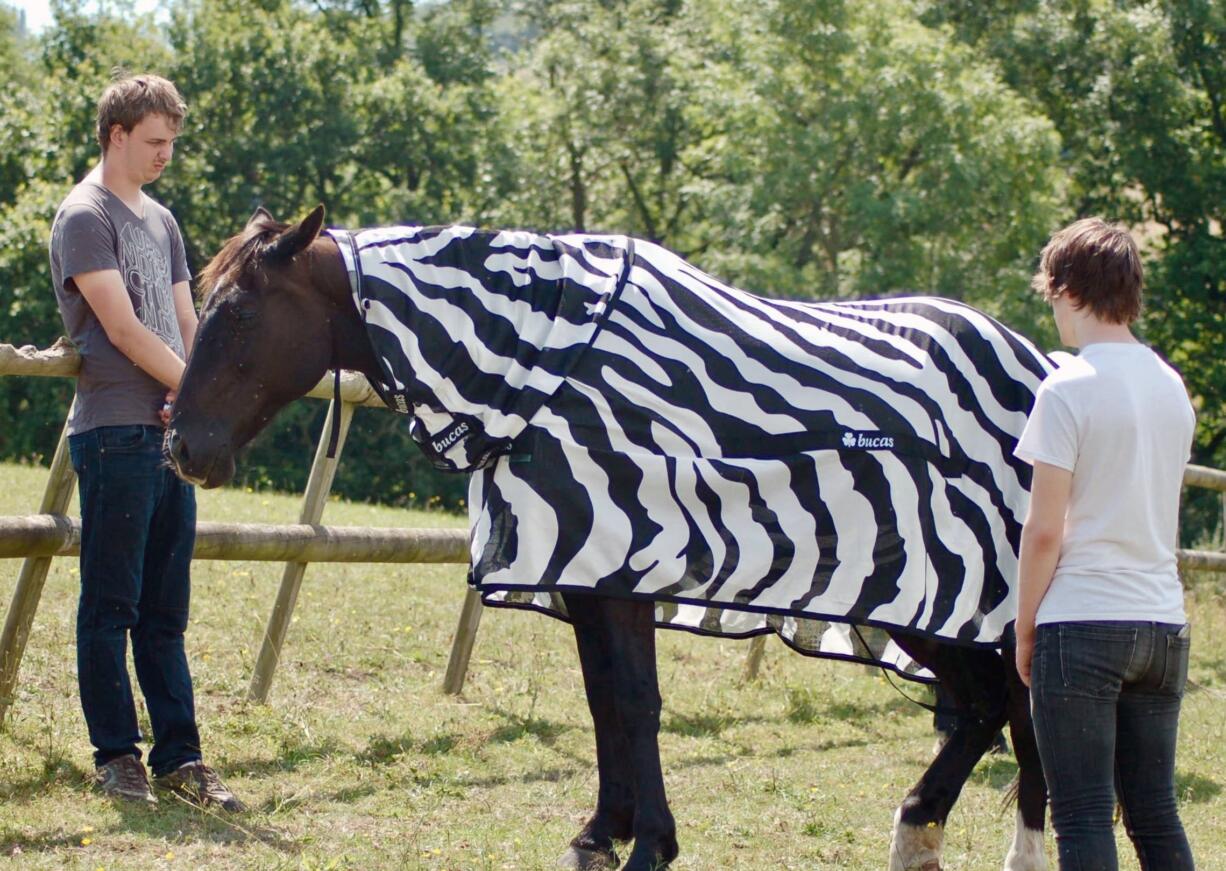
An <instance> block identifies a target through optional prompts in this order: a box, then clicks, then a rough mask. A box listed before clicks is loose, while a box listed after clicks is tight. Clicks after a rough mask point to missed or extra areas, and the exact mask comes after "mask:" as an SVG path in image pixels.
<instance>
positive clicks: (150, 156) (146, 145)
mask: <svg viewBox="0 0 1226 871" xmlns="http://www.w3.org/2000/svg"><path fill="white" fill-rule="evenodd" d="M178 135H179V131H178V130H177V129H176V128H175V127H174V126H173V125H171V123H170V121H169V120H168V119H167V118H166V116H165V115H146V116H145V117H144V118H142V119H141V120H140V122H139V123H138V124H137V125H136V126H135V127H133V128H132V130H131V131H130V132H124V130H123V129H122V128H120V127H118V125H116V128H115V130H114V132H113V133H112V134H111V151H113V152H116V154H115V155H114V156H116V157H119V158H120V159H121V161H122V162H123V166H124V168H125V169H126V170H127V173H128V175H129V176H130V177H131V178H132V180H133V181H135V182H136V183H137V184H142V185H143V184H149V183H150V182H154V181H157V179H158V177H159V176H160V175H161V174H162V170H164V169H165V168H166V165H167V164H168V163H170V158H171V157H173V156H174V152H175V138H176V137H177V136H178Z"/></svg>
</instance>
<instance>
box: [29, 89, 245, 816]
mask: <svg viewBox="0 0 1226 871" xmlns="http://www.w3.org/2000/svg"><path fill="white" fill-rule="evenodd" d="M186 110H187V107H186V105H185V104H184V103H183V98H182V97H181V96H180V95H179V92H178V90H176V89H175V86H174V85H173V84H171V83H170V82H168V81H166V80H165V79H163V78H160V77H158V76H151V75H141V76H131V77H127V78H122V79H119V80H117V81H115V82H113V83H112V84H111V85H110V86H109V87H108V88H107V89H106V91H105V92H104V93H103V95H102V98H101V99H100V100H99V101H98V143H99V144H100V145H101V146H102V162H101V163H100V164H99V165H98V166H97V167H96V168H95V169H94V170H93V171H91V172H90V173H89V175H87V176H86V177H85V179H84V180H83V181H82V182H81V183H80V184H78V185H77V186H76V187H75V188H73V190H72V192H71V193H70V194H69V195H68V197H67V198H66V199H65V200H64V202H63V204H62V205H61V206H60V209H59V211H58V212H57V213H56V216H55V223H54V224H53V225H52V228H51V242H50V255H51V273H52V276H53V278H54V279H55V296H56V300H57V301H58V302H59V307H60V315H61V317H63V319H64V326H65V327H66V328H67V329H68V334H69V335H70V336H71V337H72V339H73V341H74V342H76V344H77V347H78V348H79V349H80V351H81V358H82V362H81V373H80V376H79V378H78V381H77V398H76V401H75V403H74V407H73V411H72V414H71V415H70V417H69V420H68V447H69V450H70V452H71V454H72V465H73V468H74V469H75V470H76V473H77V479H78V483H79V487H78V489H79V492H80V497H81V599H80V603H79V605H78V608H77V683H78V686H79V687H80V691H81V708H82V710H83V711H84V713H85V723H86V726H88V728H89V738H90V742H91V743H92V744H93V745H94V765H95V767H96V771H95V779H94V783H95V785H96V786H97V788H98V789H99V790H101V791H102V792H103V793H105V794H106V795H109V796H111V797H113V798H119V799H127V800H133V801H141V802H148V803H156V802H157V798H156V797H155V796H154V794H153V790H152V789H151V787H150V784H149V778H148V774H147V773H146V770H145V766H144V764H143V763H142V762H141V751H140V749H139V748H138V746H137V745H138V744H139V743H140V741H141V737H142V736H141V734H140V729H139V727H138V725H137V719H136V705H135V702H134V701H133V698H132V687H131V683H130V681H129V680H128V662H127V659H128V637H129V635H130V636H131V639H132V658H133V661H134V664H135V666H136V676H137V678H138V679H139V681H140V688H141V691H142V692H143V694H144V697H145V705H146V708H147V709H148V711H149V720H150V722H151V724H152V726H153V748H152V749H151V750H150V752H149V767H150V768H152V769H153V774H154V776H155V779H156V782H157V784H158V785H159V786H161V787H164V788H166V789H169V790H174V791H176V792H178V793H180V794H182V795H184V796H185V797H186V798H187V799H188V800H190V801H194V802H196V803H198V804H202V805H215V806H218V807H221V808H224V809H226V810H241V809H242V803H241V802H239V801H238V799H237V798H235V797H234V795H233V793H231V792H230V791H229V790H228V789H226V787H225V785H224V784H222V782H221V780H220V779H219V778H218V777H217V774H216V772H214V771H213V770H212V769H211V768H209V767H208V766H206V765H205V764H204V763H203V761H202V760H201V754H200V732H199V729H198V728H197V726H196V711H195V700H194V697H193V693H192V677H191V672H190V670H189V669H188V665H187V654H186V652H185V648H184V638H183V636H184V632H185V630H186V629H187V624H188V605H189V600H190V591H191V559H192V551H193V549H194V545H195V538H196V496H195V492H194V490H193V489H192V487H191V485H190V484H187V483H185V482H183V481H181V480H179V479H178V478H177V477H176V476H175V475H174V473H173V472H172V471H171V470H170V468H169V467H168V465H167V464H166V463H165V461H164V460H163V458H162V438H163V432H164V426H165V422H166V419H167V418H168V416H169V415H168V411H167V409H168V408H169V405H170V403H171V402H172V401H173V398H174V392H175V390H176V389H177V388H178V386H179V381H180V379H181V378H182V377H183V370H184V367H185V364H184V360H185V359H186V356H187V355H186V353H185V350H186V348H189V347H191V344H192V341H193V339H194V338H195V334H196V310H195V307H194V305H193V304H192V295H191V286H190V284H189V280H190V275H189V273H188V271H187V258H186V257H185V256H184V253H183V237H182V236H181V235H180V233H179V226H178V224H176V223H175V219H174V218H173V217H172V216H171V214H170V212H169V211H167V210H166V209H165V208H163V207H162V206H160V205H159V204H157V203H155V202H154V201H153V200H152V199H150V198H149V197H148V196H147V195H146V194H144V193H143V192H142V191H141V188H142V187H143V186H144V185H146V184H149V183H150V182H152V181H155V180H156V179H157V178H158V177H159V176H160V175H161V174H162V170H163V169H165V167H166V165H167V164H168V163H169V162H170V158H171V155H172V154H173V153H174V141H175V137H176V136H177V135H178V132H179V127H180V125H181V123H182V120H183V114H184V112H186Z"/></svg>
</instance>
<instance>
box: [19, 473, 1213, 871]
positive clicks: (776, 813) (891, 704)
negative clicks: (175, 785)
mask: <svg viewBox="0 0 1226 871" xmlns="http://www.w3.org/2000/svg"><path fill="white" fill-rule="evenodd" d="M342 473H343V469H342ZM45 474H46V473H45V472H44V471H43V470H41V469H37V468H29V467H21V466H12V465H8V466H0V514H24V513H30V512H32V511H34V510H35V509H36V506H37V504H38V500H39V496H40V494H41V491H42V487H43V483H44V480H45ZM199 497H200V514H201V518H202V519H210V520H220V519H227V520H245V521H261V522H293V521H294V520H295V519H296V516H297V512H298V505H299V500H298V498H296V497H292V496H284V495H276V494H262V493H243V492H237V491H232V490H227V491H222V492H208V493H206V492H201V493H200V494H199ZM324 520H325V522H329V523H335V524H355V525H357V524H360V525H394V526H425V525H432V526H437V525H459V524H461V523H462V520H460V519H459V518H456V517H453V516H449V515H443V514H432V513H421V512H405V511H396V510H392V509H385V508H377V507H371V506H366V505H360V504H347V503H341V502H335V503H333V504H330V505H329V506H328V509H327V511H326V513H325V516H324ZM19 565H20V563H19V561H17V560H3V561H0V604H2V605H3V607H5V608H7V607H8V602H9V600H10V598H11V595H12V590H13V585H14V583H15V579H16V576H17V571H18V568H19ZM280 570H281V569H280V566H279V565H277V564H267V563H226V562H198V563H197V564H196V566H195V576H194V602H193V617H192V624H191V628H190V630H189V634H188V648H189V654H190V656H191V660H192V665H193V671H194V674H195V685H196V703H197V707H198V710H199V719H200V724H201V729H202V736H203V741H204V747H205V753H206V759H207V760H208V761H209V762H211V763H212V764H213V765H215V766H216V767H217V768H218V769H219V770H220V771H221V773H222V775H223V776H224V777H225V779H226V780H227V781H228V783H229V784H230V785H231V786H232V787H233V788H234V789H235V790H236V791H237V792H238V793H239V794H240V795H241V796H242V797H243V798H244V799H245V800H246V801H247V802H248V803H249V804H250V805H251V806H252V808H253V810H252V812H251V813H249V814H247V815H245V816H242V817H239V818H235V819H230V818H224V817H220V816H217V815H214V814H209V813H204V812H201V811H198V810H194V809H192V808H190V807H187V806H185V805H182V804H179V803H175V802H173V801H170V800H165V799H164V800H163V801H162V803H161V804H160V805H159V806H158V807H157V808H155V809H150V810H145V809H134V808H130V807H126V806H119V805H115V804H112V803H110V802H109V801H106V800H104V799H102V798H99V797H97V796H95V795H94V794H92V793H91V792H90V790H89V788H88V786H87V782H88V779H89V776H90V774H91V770H92V764H91V757H90V748H89V743H88V740H87V737H86V733H85V725H84V722H83V720H82V718H81V714H80V710H79V706H78V703H77V690H76V678H75V665H74V663H75V658H74V653H73V628H72V627H73V620H74V614H75V595H76V589H77V569H76V561H75V559H64V560H57V561H56V562H55V563H54V564H53V568H52V572H51V575H50V577H49V579H48V582H47V588H46V592H45V594H44V597H43V602H42V607H41V609H40V611H39V613H38V617H37V619H36V621H35V625H34V631H33V636H32V639H31V642H30V645H29V648H28V649H27V651H26V656H25V660H24V662H23V665H22V671H21V682H20V686H19V690H18V694H17V699H16V703H15V705H14V708H13V711H12V712H11V714H10V719H9V723H8V728H7V730H6V731H4V732H3V733H0V867H14V868H56V869H59V868H70V869H89V871H93V869H107V871H111V869H142V871H143V869H164V868H167V869H168V868H183V869H187V868H193V869H194V868H207V869H245V868H258V869H402V868H403V869H457V871H459V869H462V871H469V869H537V868H549V867H552V865H553V863H554V861H555V859H556V857H557V856H558V855H559V854H560V853H561V851H562V850H563V849H564V847H565V845H566V843H567V842H568V840H569V839H570V838H571V837H572V836H573V835H574V834H575V832H576V831H577V830H578V828H579V826H580V825H581V823H582V822H583V820H584V819H585V817H586V814H587V813H588V812H589V811H590V809H591V806H592V803H593V800H594V795H595V789H596V775H595V766H594V759H593V756H594V754H593V747H592V738H591V725H590V721H589V718H588V714H587V709H586V704H585V702H584V699H583V692H582V685H581V679H580V675H579V670H578V662H577V659H576V657H575V654H574V644H573V640H572V635H571V633H570V630H569V627H567V626H565V625H564V624H561V623H558V622H556V621H553V620H550V619H548V618H545V617H542V616H538V615H533V614H526V613H519V612H508V611H487V612H486V614H485V616H484V620H483V623H482V626H481V632H480V636H479V638H478V641H477V649H476V652H475V654H474V658H473V663H472V668H471V670H470V673H469V677H468V682H467V685H466V687H465V690H464V694H463V695H462V696H461V697H459V698H454V697H449V696H444V695H443V694H442V692H441V690H440V684H441V681H442V675H443V670H444V668H445V666H446V662H447V655H448V651H449V648H450V644H451V636H452V633H453V631H454V629H455V623H456V618H457V616H458V613H459V607H460V602H461V600H462V598H463V595H464V571H463V568H462V567H460V566H441V567H440V566H435V567H429V566H420V567H418V566H358V565H348V566H341V565H315V566H312V567H310V568H309V569H308V571H307V576H306V581H305V583H304V586H303V593H302V596H301V598H300V599H299V604H298V609H297V612H296V616H295V618H294V623H293V626H292V628H291V631H290V634H289V638H288V642H287V646H286V650H285V656H284V658H283V661H282V663H281V667H280V670H279V672H278V674H277V677H276V681H275V683H274V685H273V691H272V697H271V704H270V705H268V706H256V705H251V704H248V703H247V702H245V701H244V694H245V691H246V687H247V681H248V679H249V677H250V674H251V669H252V665H253V662H254V658H255V653H256V651H257V649H258V644H259V639H260V635H261V632H262V629H263V626H264V623H265V622H266V620H267V618H268V614H269V611H270V610H271V607H272V601H273V597H274V595H275V593H276V587H277V583H278V581H279V578H280ZM1224 591H1226V579H1224V580H1215V579H1214V578H1212V577H1203V578H1199V579H1196V580H1195V582H1194V586H1193V590H1192V592H1191V593H1190V595H1189V603H1190V608H1191V612H1192V615H1193V617H1192V619H1193V621H1194V623H1195V641H1194V645H1193V664H1192V672H1191V676H1192V679H1193V680H1194V681H1195V683H1196V684H1197V686H1198V687H1199V688H1200V689H1198V690H1197V691H1195V692H1192V693H1190V694H1189V696H1188V697H1187V700H1186V703H1185V707H1184V718H1183V731H1182V735H1181V742H1180V751H1179V792H1180V797H1181V802H1182V804H1181V807H1182V813H1183V815H1184V821H1185V824H1186V826H1187V828H1188V831H1189V835H1190V837H1191V840H1192V844H1193V848H1194V849H1195V850H1196V853H1197V859H1198V864H1199V867H1200V868H1202V869H1206V871H1214V869H1226V795H1223V786H1224V785H1226V604H1224V599H1223V592H1224ZM660 648H661V652H660V669H661V683H662V686H663V689H664V696H665V712H664V723H663V730H662V735H661V745H662V753H663V757H664V765H665V773H666V778H667V784H668V789H669V795H670V799H671V802H672V807H673V811H674V814H675V816H676V818H677V821H678V837H679V839H680V841H681V849H682V854H681V858H680V859H679V860H678V861H677V862H676V863H675V864H674V866H673V867H674V868H676V869H765V868H771V869H786V868H805V869H815V868H817V869H827V868H838V869H880V868H883V867H884V865H885V856H886V850H887V845H888V839H889V826H890V821H891V817H892V814H893V811H894V808H895V806H896V805H897V803H898V802H899V801H900V800H901V798H902V797H903V795H904V794H905V793H906V791H907V790H908V789H909V788H910V786H911V785H912V783H913V782H914V781H915V780H916V779H917V778H918V777H919V775H920V774H921V772H922V771H923V769H924V766H925V764H926V762H927V760H928V759H929V753H930V751H931V747H932V733H931V730H930V718H929V715H928V714H927V712H925V711H923V710H921V709H919V708H917V707H915V706H914V705H912V704H910V703H909V702H907V701H905V700H904V699H902V698H901V697H900V696H899V695H898V694H897V693H896V692H895V691H894V689H892V688H891V687H890V686H889V685H888V684H886V683H885V682H884V681H883V680H882V678H881V677H880V676H878V675H876V674H874V673H872V672H870V671H869V670H867V669H865V668H862V667H858V666H851V665H846V664H840V663H830V662H824V661H815V660H809V659H804V658H802V657H799V656H796V655H793V654H790V653H788V652H786V650H785V649H784V648H783V647H782V646H781V645H779V644H778V643H777V642H773V643H771V644H769V645H768V649H767V657H766V660H765V663H764V666H763V674H762V678H761V680H760V681H759V682H757V683H754V684H751V685H744V684H743V683H742V682H741V674H742V669H743V664H744V660H745V652H746V650H747V646H746V645H745V644H744V643H732V642H716V641H712V640H709V639H701V638H696V637H693V636H690V635H688V634H683V633H664V634H662V636H661V638H660ZM921 693H922V691H921ZM143 717H144V714H143V711H142V718H143ZM1014 772H1015V766H1014V764H1013V762H1012V760H1011V759H1009V758H1007V757H1006V758H993V759H989V760H986V761H984V762H982V763H981V764H980V766H979V768H978V769H977V770H976V771H975V773H974V775H973V777H972V780H971V782H970V783H969V784H968V785H967V788H966V790H965V792H964V793H963V796H962V799H961V801H960V802H959V804H958V807H957V808H956V809H955V812H954V815H953V816H952V817H951V819H950V824H949V829H948V835H947V863H948V867H949V868H950V869H956V871H978V869H999V868H1000V866H1001V862H1002V860H1003V857H1004V853H1005V850H1006V848H1007V845H1008V842H1009V838H1010V836H1011V832H1012V826H1013V816H1014V815H1013V811H1012V809H1004V810H1002V807H1001V803H1002V797H1003V790H1004V787H1005V786H1006V784H1008V782H1009V781H1010V780H1011V779H1012V777H1013V774H1014ZM1119 837H1120V843H1121V848H1122V849H1121V856H1122V858H1123V863H1122V867H1124V868H1130V869H1135V868H1136V867H1137V865H1136V862H1135V859H1133V858H1132V855H1131V850H1130V849H1129V847H1128V845H1127V844H1126V843H1125V841H1124V836H1123V833H1122V831H1121V832H1120V834H1119ZM1048 851H1049V855H1050V856H1051V857H1052V858H1053V862H1054V851H1053V849H1052V840H1051V837H1050V835H1049V837H1048ZM3 857H8V858H3ZM1053 867H1054V864H1053Z"/></svg>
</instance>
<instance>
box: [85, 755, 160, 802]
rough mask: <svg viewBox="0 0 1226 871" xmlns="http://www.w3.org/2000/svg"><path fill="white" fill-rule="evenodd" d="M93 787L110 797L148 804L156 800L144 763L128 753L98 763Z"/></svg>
mask: <svg viewBox="0 0 1226 871" xmlns="http://www.w3.org/2000/svg"><path fill="white" fill-rule="evenodd" d="M94 788H95V789H97V790H98V791H99V792H101V793H103V794H104V795H109V796H111V797H112V798H122V799H124V800H126V801H143V802H146V803H148V804H157V802H158V800H157V797H156V796H155V795H154V794H153V790H151V789H150V788H149V775H147V774H146V773H145V766H144V764H143V763H142V762H141V761H140V759H138V758H137V757H136V756H133V755H132V754H130V753H129V754H128V755H127V756H120V757H119V758H118V759H112V760H111V761H110V762H108V763H106V764H105V765H99V766H98V768H97V770H95V772H94Z"/></svg>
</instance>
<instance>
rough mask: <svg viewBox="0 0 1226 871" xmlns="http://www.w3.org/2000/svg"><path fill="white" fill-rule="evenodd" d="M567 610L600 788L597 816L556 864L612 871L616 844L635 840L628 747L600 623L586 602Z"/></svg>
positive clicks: (577, 599) (571, 600) (576, 599)
mask: <svg viewBox="0 0 1226 871" xmlns="http://www.w3.org/2000/svg"><path fill="white" fill-rule="evenodd" d="M565 598H566V607H567V610H568V612H569V614H570V618H571V621H572V623H573V626H574V630H575V643H576V646H577V647H578V650H579V663H580V665H581V666H582V669H583V686H584V689H585V691H586V692H587V705H588V710H590V711H591V713H592V724H593V726H594V727H595V732H596V767H597V771H598V773H599V779H600V786H599V789H598V792H597V797H596V811H595V812H594V813H593V814H592V816H591V818H590V819H589V820H588V821H587V823H586V824H584V826H583V829H582V831H580V832H579V834H578V835H576V836H575V838H574V840H572V841H571V842H570V848H569V849H568V850H567V851H566V853H565V855H563V857H562V859H561V861H560V862H559V863H558V864H559V865H560V866H561V867H563V868H570V869H575V871H592V869H602V868H616V867H617V864H618V859H617V853H616V852H615V850H614V847H615V843H614V842H615V841H628V840H630V839H631V838H632V837H633V836H634V783H633V781H632V780H631V777H630V774H631V772H630V771H629V769H628V768H627V767H626V765H625V764H624V761H625V760H627V759H629V758H630V745H629V744H628V743H627V741H626V735H625V732H624V731H623V729H622V726H621V722H620V721H619V720H618V717H617V706H616V703H615V690H614V684H613V665H614V660H613V655H612V653H611V652H610V649H609V642H608V638H607V632H606V631H605V627H604V621H602V620H601V619H599V615H598V614H597V609H596V607H595V605H594V602H595V600H594V599H593V597H591V596H566V597H565Z"/></svg>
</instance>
